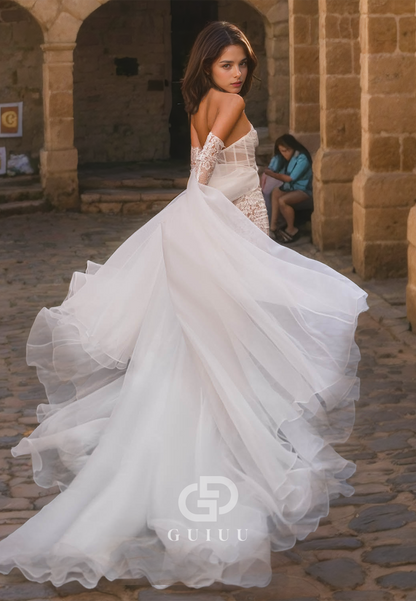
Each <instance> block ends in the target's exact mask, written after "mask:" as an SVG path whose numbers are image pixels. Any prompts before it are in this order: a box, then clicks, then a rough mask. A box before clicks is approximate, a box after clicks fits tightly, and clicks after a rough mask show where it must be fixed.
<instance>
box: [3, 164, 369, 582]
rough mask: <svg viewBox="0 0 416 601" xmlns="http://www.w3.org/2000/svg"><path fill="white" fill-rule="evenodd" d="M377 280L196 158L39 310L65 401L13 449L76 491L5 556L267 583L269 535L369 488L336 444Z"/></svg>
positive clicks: (38, 567)
mask: <svg viewBox="0 0 416 601" xmlns="http://www.w3.org/2000/svg"><path fill="white" fill-rule="evenodd" d="M366 296H367V295H366V293H365V292H364V291H363V290H361V289H360V288H359V287H357V286H356V285H355V284H354V283H353V282H351V281H350V280H348V279H347V278H345V277H344V276H342V275H340V274H339V273H337V272H336V271H334V270H332V269H331V268H329V267H327V266H325V265H324V264H322V263H320V262H317V261H314V260H311V259H307V258H305V257H303V256H301V255H299V254H298V253H297V252H295V251H293V250H291V249H289V248H286V247H283V246H280V245H278V244H276V243H275V242H274V241H273V240H271V239H270V238H269V237H268V236H266V235H265V234H264V233H263V232H262V231H261V230H260V229H259V228H257V227H256V226H255V225H254V224H253V223H251V222H250V221H249V220H248V219H247V218H246V217H245V215H243V214H242V213H241V212H240V211H239V209H237V208H236V207H235V206H234V205H233V204H232V203H231V202H230V201H229V200H228V199H227V198H226V197H225V196H224V195H223V194H222V193H221V192H220V191H219V190H216V189H214V188H212V187H209V186H203V185H200V184H198V183H197V182H196V180H195V177H194V175H192V176H191V178H190V180H189V183H188V188H187V190H186V191H185V192H183V193H182V194H180V195H179V196H178V197H176V198H175V199H174V200H173V201H172V202H171V203H170V204H169V205H168V206H167V207H166V208H165V209H164V210H163V211H161V212H160V213H159V214H158V215H156V216H155V217H154V218H153V219H151V220H150V221H149V222H148V223H147V224H146V225H144V226H143V227H142V228H140V229H139V230H138V231H137V232H135V233H134V234H133V235H132V236H131V237H130V238H129V239H128V240H127V241H126V242H125V243H124V244H122V245H121V246H120V248H119V249H118V250H117V251H116V252H115V253H114V254H113V255H112V256H111V257H110V258H109V260H108V261H107V262H106V263H105V264H104V265H102V266H101V265H98V264H95V263H91V262H89V263H88V268H87V272H86V273H85V274H81V273H75V274H74V276H73V279H72V281H71V285H70V290H69V293H68V296H67V298H66V299H65V301H64V302H63V304H62V305H61V306H60V307H53V308H51V309H43V310H42V311H41V312H40V313H39V315H38V316H37V318H36V320H35V322H34V324H33V327H32V330H31V333H30V337H29V341H28V347H27V358H28V363H29V364H30V365H35V366H36V367H37V371H38V376H39V379H40V381H41V382H42V383H43V384H44V386H45V389H46V393H47V397H48V401H49V402H48V403H45V404H40V405H39V406H38V410H37V416H38V421H39V426H38V427H37V428H36V429H35V430H34V431H33V432H32V434H31V435H30V436H28V437H27V438H23V439H22V440H21V441H20V442H19V444H18V445H17V446H15V447H13V449H12V454H13V456H15V457H16V456H19V455H25V454H31V456H32V461H33V472H34V480H35V482H36V483H37V484H39V485H40V486H42V487H51V486H53V485H58V486H59V488H60V490H61V493H60V494H59V495H58V496H57V497H56V498H55V499H54V500H53V501H52V502H50V503H49V504H48V505H46V506H45V507H43V509H42V510H41V511H39V513H38V514H36V515H35V516H34V517H32V518H31V519H30V520H28V521H27V522H26V523H25V524H24V525H22V526H21V527H20V528H18V529H17V530H16V531H15V532H13V533H12V534H11V535H9V536H8V537H7V538H6V539H5V540H3V541H1V542H0V572H2V573H8V572H9V571H10V570H11V569H12V568H13V567H15V566H17V567H18V568H20V570H21V571H22V572H23V574H24V575H25V576H26V577H27V578H28V579H30V580H36V581H38V582H43V581H45V580H51V581H52V583H53V584H54V585H55V586H61V585H62V584H64V583H65V582H67V581H70V580H78V581H79V582H81V583H82V584H83V585H84V586H85V587H87V588H93V587H95V586H96V584H97V582H98V580H99V579H100V578H101V577H102V576H105V577H106V578H107V579H109V580H114V579H116V578H141V577H143V576H145V577H147V578H148V580H149V582H150V583H151V584H152V585H153V586H154V587H156V588H165V587H167V586H169V585H170V584H173V583H175V582H183V583H184V584H186V585H188V586H190V587H194V588H199V587H202V586H208V585H209V584H211V583H213V582H215V581H218V582H223V583H226V584H234V585H238V586H243V587H250V586H266V585H267V584H268V583H269V582H270V579H271V568H270V551H271V550H272V551H282V550H285V549H289V548H291V547H292V546H293V545H294V544H295V542H296V540H297V539H303V538H305V537H306V536H307V535H308V534H309V533H310V532H311V531H314V530H315V529H316V528H317V526H318V524H319V520H320V518H321V517H322V516H325V515H327V514H328V511H329V502H330V500H331V499H332V498H334V497H336V496H338V495H339V494H343V495H347V496H348V495H351V494H352V493H353V489H352V487H351V486H350V485H349V484H348V483H346V480H347V479H348V478H349V477H350V476H351V475H352V474H353V472H354V470H355V466H354V464H352V463H351V462H349V461H347V460H345V459H343V458H342V457H341V456H340V455H339V454H337V453H336V452H335V451H334V449H333V448H332V446H331V444H333V443H335V442H337V443H338V442H342V441H345V440H346V439H347V438H348V436H349V434H350V432H351V428H352V426H353V422H354V401H356V400H357V399H358V397H359V380H358V378H357V377H356V372H357V365H358V362H359V359H360V353H359V349H358V347H357V345H356V343H355V341H354V332H355V329H356V326H357V318H358V315H359V314H360V313H361V312H362V311H365V310H366V309H367V303H366Z"/></svg>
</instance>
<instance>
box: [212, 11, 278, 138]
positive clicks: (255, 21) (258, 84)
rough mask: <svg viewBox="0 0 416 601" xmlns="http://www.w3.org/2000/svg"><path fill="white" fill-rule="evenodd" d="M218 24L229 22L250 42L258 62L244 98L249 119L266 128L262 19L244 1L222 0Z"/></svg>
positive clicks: (266, 100) (265, 72)
mask: <svg viewBox="0 0 416 601" xmlns="http://www.w3.org/2000/svg"><path fill="white" fill-rule="evenodd" d="M218 20H219V21H229V22H230V23H234V24H235V25H237V27H240V28H241V30H242V31H244V33H245V34H246V36H247V37H248V39H249V40H250V44H251V45H252V47H253V50H254V52H255V53H256V56H257V58H258V60H259V64H258V67H257V69H256V71H255V76H256V77H258V78H259V80H260V81H259V80H257V79H253V85H252V87H251V90H250V92H249V94H248V95H247V96H246V97H245V101H246V115H247V117H248V119H249V120H250V121H251V122H252V123H253V125H254V126H255V127H266V126H267V102H268V96H269V94H268V75H267V58H266V48H265V31H264V22H263V17H262V15H261V14H260V13H259V12H258V11H257V10H256V9H254V8H253V7H251V6H250V5H249V4H247V3H246V2H243V1H242V0H220V1H219V2H218Z"/></svg>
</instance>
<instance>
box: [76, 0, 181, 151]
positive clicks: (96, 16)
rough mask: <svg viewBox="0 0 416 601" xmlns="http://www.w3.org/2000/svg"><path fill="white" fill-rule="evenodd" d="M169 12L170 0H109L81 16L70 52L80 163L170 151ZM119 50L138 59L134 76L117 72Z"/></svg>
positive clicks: (122, 55)
mask: <svg viewBox="0 0 416 601" xmlns="http://www.w3.org/2000/svg"><path fill="white" fill-rule="evenodd" d="M170 19H171V18H170V2H169V0H160V1H158V2H156V3H154V2H150V1H149V2H146V1H145V0H137V2H134V3H133V2H129V1H126V2H124V1H123V0H112V1H111V2H108V3H107V4H105V5H104V6H102V7H101V8H99V9H97V10H96V11H95V12H93V13H92V15H90V16H89V17H88V18H87V19H86V21H84V23H83V25H82V27H81V29H80V31H79V34H78V39H77V47H76V49H75V51H74V116H75V146H76V147H77V148H78V153H79V161H80V163H85V162H101V161H102V162H107V161H140V160H153V159H163V158H168V157H169V143H170V140H169V114H170V109H171V91H170V90H171V88H170V86H166V85H165V80H166V81H167V82H170V79H171V77H170V69H171V48H170V43H171V42H170ZM124 57H129V58H136V59H137V62H138V64H139V67H138V75H133V76H126V75H117V73H116V65H115V63H114V61H115V59H116V58H124ZM152 82H159V83H158V84H154V83H152ZM156 85H159V86H160V87H161V89H156V90H152V89H151V88H152V86H153V87H155V86H156ZM162 85H163V87H162ZM149 88H150V89H149Z"/></svg>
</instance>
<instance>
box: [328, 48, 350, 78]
mask: <svg viewBox="0 0 416 601" xmlns="http://www.w3.org/2000/svg"><path fill="white" fill-rule="evenodd" d="M322 60H323V61H324V64H325V66H326V73H327V74H328V75H337V74H338V75H346V74H348V73H352V72H353V68H352V67H353V63H352V46H351V42H350V41H344V40H336V41H335V40H328V41H327V43H326V44H325V51H324V55H323V57H322Z"/></svg>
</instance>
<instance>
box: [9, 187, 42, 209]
mask: <svg viewBox="0 0 416 601" xmlns="http://www.w3.org/2000/svg"><path fill="white" fill-rule="evenodd" d="M42 197H43V190H42V186H41V184H39V183H31V184H27V185H22V184H20V185H17V184H14V185H4V184H3V185H1V186H0V204H3V203H14V202H17V201H23V200H40V199H42Z"/></svg>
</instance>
